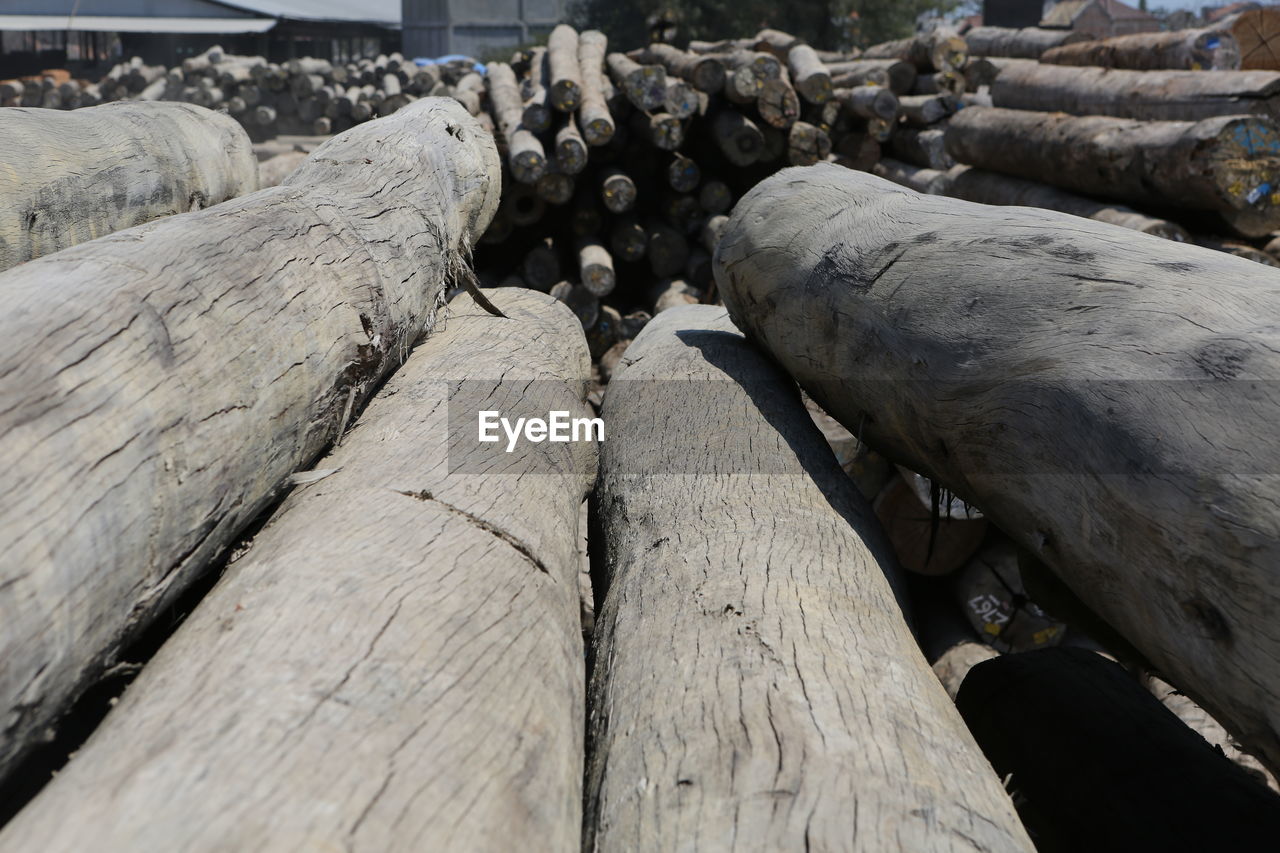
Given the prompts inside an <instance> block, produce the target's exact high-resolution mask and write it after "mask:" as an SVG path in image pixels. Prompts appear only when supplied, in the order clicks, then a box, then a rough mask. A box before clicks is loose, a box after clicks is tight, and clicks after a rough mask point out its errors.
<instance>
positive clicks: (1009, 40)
mask: <svg viewBox="0 0 1280 853" xmlns="http://www.w3.org/2000/svg"><path fill="white" fill-rule="evenodd" d="M964 40H965V43H966V44H968V45H969V53H970V54H972V55H973V56H1003V57H1007V58H1010V59H1039V58H1040V55H1041V54H1043V53H1044V52H1045V51H1046V50H1049V49H1050V48H1054V47H1059V46H1061V45H1068V44H1078V43H1079V42H1086V41H1089V40H1090V37H1089V35H1088V34H1086V33H1083V32H1080V31H1079V30H1050V29H1041V28H1040V27H1021V28H1018V29H1014V28H1010V27H974V28H973V29H971V30H969V31H967V32H966V33H965V34H964Z"/></svg>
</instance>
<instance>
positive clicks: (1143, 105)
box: [991, 59, 1280, 121]
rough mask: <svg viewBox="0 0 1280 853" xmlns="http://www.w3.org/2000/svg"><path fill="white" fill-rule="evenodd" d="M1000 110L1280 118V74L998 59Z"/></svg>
mask: <svg viewBox="0 0 1280 853" xmlns="http://www.w3.org/2000/svg"><path fill="white" fill-rule="evenodd" d="M993 63H994V64H995V65H996V66H997V67H998V68H999V69H1000V74H999V75H998V76H997V77H996V79H995V82H994V83H992V84H991V99H992V102H993V103H994V104H995V106H997V107H1007V108H1009V109H1014V110H1046V111H1048V110H1061V111H1062V112H1064V113H1071V114H1073V115H1109V116H1118V117H1120V118H1134V119H1142V120H1146V121H1199V120H1200V119H1204V118H1211V117H1213V116H1229V115H1248V114H1252V113H1263V114H1266V115H1269V116H1272V117H1280V72H1276V71H1131V70H1126V69H1120V68H1074V67H1070V66H1065V65H1041V64H1040V63H1038V62H1033V61H1030V60H1025V59H996V60H993Z"/></svg>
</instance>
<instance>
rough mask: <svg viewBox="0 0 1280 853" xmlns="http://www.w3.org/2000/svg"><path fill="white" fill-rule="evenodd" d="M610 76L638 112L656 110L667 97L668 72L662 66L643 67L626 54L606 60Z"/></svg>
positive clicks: (616, 55)
mask: <svg viewBox="0 0 1280 853" xmlns="http://www.w3.org/2000/svg"><path fill="white" fill-rule="evenodd" d="M606 62H607V64H608V66H609V76H611V77H612V78H613V82H614V85H616V86H617V87H618V89H619V91H621V92H622V93H623V94H624V95H626V96H627V100H629V101H630V102H631V103H632V104H634V105H635V108H636V109H638V110H656V109H657V108H658V107H660V106H662V102H663V101H664V100H666V97H667V72H666V70H665V69H664V68H663V67H662V66H661V65H641V64H640V63H638V62H636V61H635V60H633V59H631V58H629V57H628V56H627V55H626V54H624V53H611V54H609V56H608V58H607V60H606Z"/></svg>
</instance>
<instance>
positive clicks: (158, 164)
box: [0, 103, 258, 270]
mask: <svg viewBox="0 0 1280 853" xmlns="http://www.w3.org/2000/svg"><path fill="white" fill-rule="evenodd" d="M3 119H4V120H3V121H0V270H5V269H8V268H9V267H12V266H14V265H15V264H20V263H23V262H24V261H29V260H31V259H32V258H38V257H40V256H41V255H47V254H50V253H51V252H57V251H59V250H61V249H65V248H67V247H68V246H74V245H76V244H77V243H83V242H85V241H86V240H93V239H94V238H97V237H102V236H104V235H106V234H110V233H112V232H113V231H120V230H123V229H125V228H131V227H133V226H135V225H141V224H143V223H145V222H150V221H152V220H154V219H159V218H161V217H163V216H171V215H173V214H175V213H187V212H188V211H192V210H201V209H203V208H206V207H209V206H211V205H215V204H218V203H220V202H223V201H226V200H227V199H230V198H235V197H236V196H240V195H244V194H245V193H250V192H253V191H254V190H256V189H257V188H258V161H257V159H256V158H255V157H254V155H253V146H252V145H251V144H250V142H249V137H248V135H247V134H246V133H245V131H244V128H242V127H241V126H240V125H239V123H238V122H236V121H234V120H233V119H231V118H228V117H227V116H225V115H220V114H218V113H215V112H213V111H211V110H207V109H205V108H204V107H197V106H195V105H194V104H178V103H118V104H104V105H102V106H99V107H89V108H87V109H80V110H69V111H65V112H64V111H60V110H48V109H40V108H30V109H27V108H22V107H16V108H7V109H5V110H4V112H3Z"/></svg>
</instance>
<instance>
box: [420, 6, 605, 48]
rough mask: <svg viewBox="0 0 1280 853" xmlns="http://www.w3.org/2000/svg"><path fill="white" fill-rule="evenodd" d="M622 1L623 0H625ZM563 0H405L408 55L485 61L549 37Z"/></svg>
mask: <svg viewBox="0 0 1280 853" xmlns="http://www.w3.org/2000/svg"><path fill="white" fill-rule="evenodd" d="M620 2H621V0H620ZM564 5H565V3H564V0H403V7H402V14H401V20H402V24H403V33H404V47H403V48H402V50H401V52H402V53H403V54H404V55H405V56H407V57H420V56H427V57H431V56H447V55H449V54H454V53H460V54H463V55H465V56H474V57H478V58H481V59H486V58H491V57H492V56H493V55H495V54H498V53H501V52H509V51H510V49H511V48H514V47H516V46H518V45H522V44H529V43H531V42H534V41H545V39H546V36H547V34H548V33H550V32H551V29H552V27H554V26H555V25H556V24H558V23H560V19H561V17H562V16H563V14H564Z"/></svg>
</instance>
